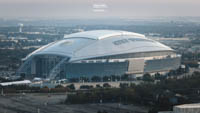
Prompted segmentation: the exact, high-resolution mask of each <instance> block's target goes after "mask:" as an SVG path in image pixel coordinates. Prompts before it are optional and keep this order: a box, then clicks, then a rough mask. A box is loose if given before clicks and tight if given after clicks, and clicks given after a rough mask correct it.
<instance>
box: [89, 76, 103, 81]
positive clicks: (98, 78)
mask: <svg viewBox="0 0 200 113" xmlns="http://www.w3.org/2000/svg"><path fill="white" fill-rule="evenodd" d="M91 80H92V82H100V81H101V78H100V77H99V76H93V77H92V78H91Z"/></svg>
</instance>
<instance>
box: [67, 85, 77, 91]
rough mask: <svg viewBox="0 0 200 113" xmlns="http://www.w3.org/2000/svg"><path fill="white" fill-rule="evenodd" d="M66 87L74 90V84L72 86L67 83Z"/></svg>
mask: <svg viewBox="0 0 200 113" xmlns="http://www.w3.org/2000/svg"><path fill="white" fill-rule="evenodd" d="M67 88H69V89H71V90H75V86H74V84H70V85H68V86H67Z"/></svg>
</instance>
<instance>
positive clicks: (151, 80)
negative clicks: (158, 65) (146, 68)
mask: <svg viewBox="0 0 200 113" xmlns="http://www.w3.org/2000/svg"><path fill="white" fill-rule="evenodd" d="M143 80H144V81H147V82H153V81H154V80H153V78H152V77H151V75H150V74H149V73H145V74H144V75H143Z"/></svg>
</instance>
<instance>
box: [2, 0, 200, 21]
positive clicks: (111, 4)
mask: <svg viewBox="0 0 200 113" xmlns="http://www.w3.org/2000/svg"><path fill="white" fill-rule="evenodd" d="M199 11H200V0H0V18H2V17H11V18H16V17H34V18H44V17H45V18H57V19H62V18H134V17H155V16H200V13H199Z"/></svg>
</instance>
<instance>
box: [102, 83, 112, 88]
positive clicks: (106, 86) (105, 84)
mask: <svg viewBox="0 0 200 113" xmlns="http://www.w3.org/2000/svg"><path fill="white" fill-rule="evenodd" d="M103 87H105V88H109V87H111V85H110V84H108V83H104V84H103Z"/></svg>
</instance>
